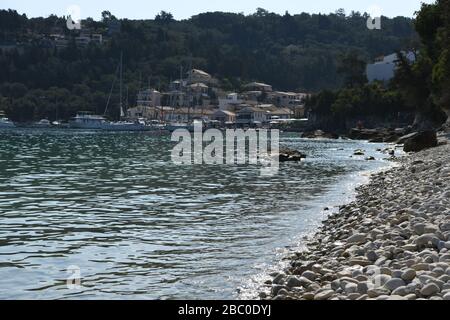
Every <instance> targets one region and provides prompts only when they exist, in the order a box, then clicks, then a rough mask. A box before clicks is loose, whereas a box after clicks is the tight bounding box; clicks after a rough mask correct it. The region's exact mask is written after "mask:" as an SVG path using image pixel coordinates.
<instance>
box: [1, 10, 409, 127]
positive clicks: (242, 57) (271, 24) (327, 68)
mask: <svg viewBox="0 0 450 320" xmlns="http://www.w3.org/2000/svg"><path fill="white" fill-rule="evenodd" d="M366 21H367V15H365V14H359V13H352V14H350V15H345V14H344V13H343V12H342V11H338V12H337V13H335V14H329V15H320V14H319V15H310V14H306V13H302V14H289V13H286V14H285V15H278V14H274V13H269V12H267V11H265V10H263V9H258V10H257V12H256V13H255V14H253V15H249V16H245V15H242V14H234V13H222V12H214V13H204V14H200V15H197V16H194V17H192V18H190V19H188V20H183V21H175V20H173V19H172V16H171V15H170V14H168V13H164V12H163V13H162V14H160V15H158V16H157V17H156V18H154V19H151V20H150V19H149V20H139V21H137V20H127V19H124V20H117V19H116V18H115V17H114V16H113V15H112V14H110V13H109V12H104V13H103V19H102V20H101V21H94V20H93V19H86V20H85V21H83V23H82V30H81V31H79V30H68V29H67V28H66V27H65V25H66V21H65V19H63V18H60V17H56V16H50V17H48V18H33V19H28V18H27V17H26V16H23V15H19V14H17V12H15V11H4V10H3V11H0V45H1V47H2V48H3V49H2V52H1V55H0V70H2V72H0V93H1V94H2V96H3V98H1V99H0V109H5V110H15V111H16V112H13V115H12V117H15V116H16V118H17V116H18V114H20V115H21V117H22V115H26V116H24V118H25V119H19V120H27V119H26V118H40V117H43V116H48V113H49V112H50V110H53V109H54V106H53V107H52V106H51V105H52V104H61V105H63V110H62V111H61V113H62V115H63V116H66V117H68V116H70V115H72V114H73V113H74V112H75V111H76V110H78V109H79V108H80V106H83V107H84V109H86V108H90V109H92V110H93V111H100V110H103V108H104V105H105V103H106V99H107V95H108V93H109V90H110V87H111V83H112V81H113V78H114V77H113V74H114V71H115V68H116V65H117V62H118V59H119V56H120V52H121V51H123V54H124V68H125V71H124V72H125V73H124V77H125V78H124V79H125V83H126V84H127V86H128V89H129V96H130V103H131V104H132V103H134V101H133V99H134V96H135V94H136V92H137V91H138V90H139V88H141V87H144V86H147V85H148V84H150V85H151V86H154V87H156V88H158V89H161V90H164V89H166V88H167V85H168V83H169V82H170V80H171V79H172V80H174V79H176V78H178V77H179V74H180V66H183V67H184V70H187V68H189V67H194V68H198V69H204V70H206V71H208V72H209V73H211V74H212V75H213V76H214V77H216V78H217V79H219V80H220V83H221V87H222V88H223V89H224V90H233V89H234V90H236V89H239V87H240V85H241V83H242V82H244V81H250V80H259V81H264V82H266V83H270V84H271V85H273V86H274V88H276V89H279V90H302V91H310V92H314V91H319V90H322V89H334V88H338V87H340V86H341V84H342V79H341V77H340V76H339V75H338V74H337V72H336V70H337V68H338V61H339V57H340V56H341V55H342V54H344V53H346V52H349V51H356V52H358V53H359V55H360V56H361V57H362V58H363V59H365V60H366V61H370V60H372V59H373V58H375V57H377V56H379V55H383V54H386V53H392V52H394V51H396V50H398V49H405V48H409V47H413V46H416V44H417V41H418V40H417V36H416V33H415V31H414V28H413V21H412V20H411V19H409V18H403V17H397V18H394V19H388V18H383V20H382V29H381V30H369V29H368V28H367V27H366ZM81 33H83V34H101V35H102V36H103V39H104V41H103V42H102V43H101V44H98V43H97V44H95V43H90V44H89V45H87V46H80V45H77V43H76V42H75V37H76V36H79V35H80V34H81ZM55 34H57V35H58V34H59V35H64V36H66V37H67V38H68V39H71V40H70V41H69V42H68V44H67V45H66V46H64V47H57V46H55V41H54V36H55ZM52 35H53V36H52ZM42 97H45V98H44V99H41V98H42ZM19 100H21V101H19ZM42 100H43V101H42ZM19 109H20V110H19ZM47 109H48V110H47ZM19 111H20V112H19ZM52 112H53V111H52ZM10 113H11V112H10Z"/></svg>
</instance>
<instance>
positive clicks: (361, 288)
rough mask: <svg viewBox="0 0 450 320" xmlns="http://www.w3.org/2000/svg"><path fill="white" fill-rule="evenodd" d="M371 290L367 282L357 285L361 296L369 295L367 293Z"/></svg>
mask: <svg viewBox="0 0 450 320" xmlns="http://www.w3.org/2000/svg"><path fill="white" fill-rule="evenodd" d="M368 290H369V284H368V283H367V282H360V283H358V285H357V291H358V293H360V294H367V291H368Z"/></svg>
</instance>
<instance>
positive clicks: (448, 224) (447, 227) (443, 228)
mask: <svg viewBox="0 0 450 320" xmlns="http://www.w3.org/2000/svg"><path fill="white" fill-rule="evenodd" d="M439 229H441V231H443V232H445V231H450V222H445V223H442V224H441V225H439Z"/></svg>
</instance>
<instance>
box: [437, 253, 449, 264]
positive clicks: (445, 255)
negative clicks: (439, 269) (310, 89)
mask: <svg viewBox="0 0 450 320" xmlns="http://www.w3.org/2000/svg"><path fill="white" fill-rule="evenodd" d="M439 262H450V254H449V253H447V254H444V255H443V256H441V257H439Z"/></svg>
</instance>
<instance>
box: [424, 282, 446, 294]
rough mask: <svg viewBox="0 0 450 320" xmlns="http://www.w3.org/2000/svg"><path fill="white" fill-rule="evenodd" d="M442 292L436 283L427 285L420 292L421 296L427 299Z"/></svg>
mask: <svg viewBox="0 0 450 320" xmlns="http://www.w3.org/2000/svg"><path fill="white" fill-rule="evenodd" d="M440 291H441V289H440V288H439V287H438V285H437V284H435V283H429V284H427V285H425V286H424V287H423V288H422V290H420V294H421V295H423V296H425V297H429V296H432V295H434V294H436V293H439V292H440Z"/></svg>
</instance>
